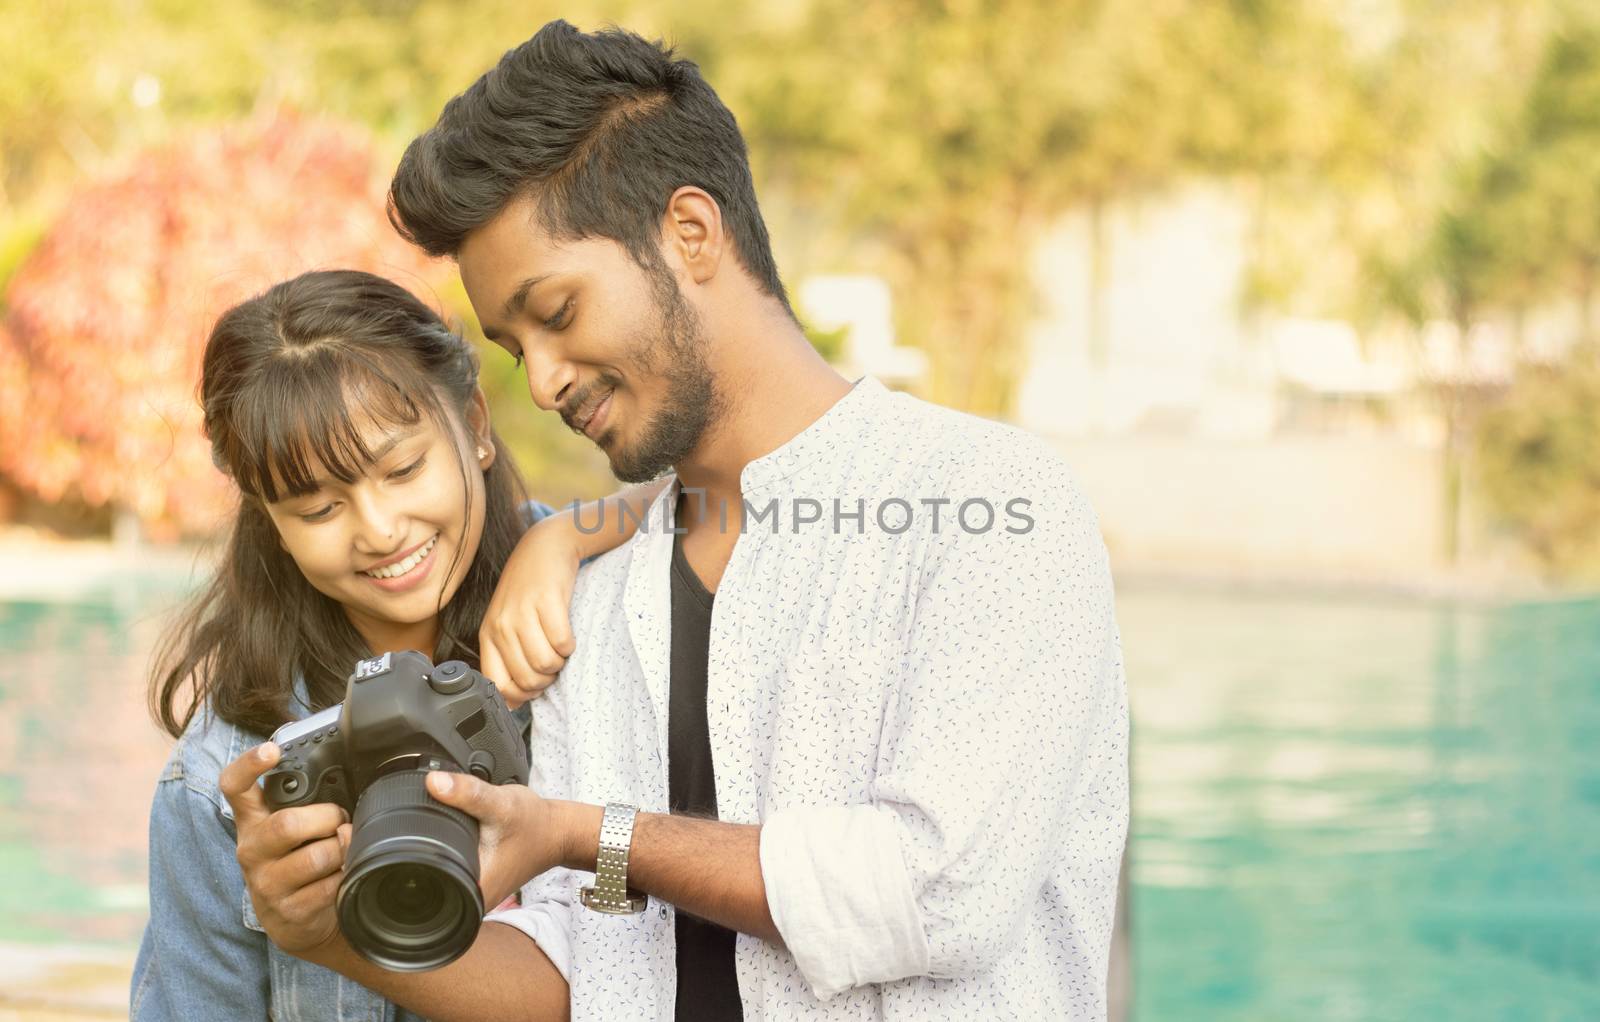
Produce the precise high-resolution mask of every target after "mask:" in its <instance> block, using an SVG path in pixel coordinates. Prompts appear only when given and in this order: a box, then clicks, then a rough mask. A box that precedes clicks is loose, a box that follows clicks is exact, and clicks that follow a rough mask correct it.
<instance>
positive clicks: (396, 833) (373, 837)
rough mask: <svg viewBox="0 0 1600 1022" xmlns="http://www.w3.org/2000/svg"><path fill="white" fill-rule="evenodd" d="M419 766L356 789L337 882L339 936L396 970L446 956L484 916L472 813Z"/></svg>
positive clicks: (429, 965) (416, 968)
mask: <svg viewBox="0 0 1600 1022" xmlns="http://www.w3.org/2000/svg"><path fill="white" fill-rule="evenodd" d="M426 776H427V773H426V772H425V771H422V770H403V771H399V772H396V773H392V774H387V775H385V776H383V777H380V778H378V779H377V780H376V781H374V782H372V784H370V785H368V787H367V789H366V791H364V792H362V794H361V798H360V799H359V800H358V801H357V803H356V811H355V814H354V816H353V818H352V820H351V836H350V850H349V853H348V855H347V856H346V858H345V878H344V882H343V883H341V884H340V886H339V896H338V912H339V926H340V928H341V929H342V930H343V931H344V935H345V939H346V940H348V941H349V942H350V945H351V946H352V947H354V948H355V949H356V950H357V951H359V952H360V953H361V954H362V955H363V956H365V957H366V958H367V959H368V960H370V961H372V962H373V963H375V964H377V965H381V966H383V967H384V968H386V969H389V970H391V971H395V972H421V971H424V970H427V969H437V968H439V967H440V966H443V965H447V964H449V963H450V962H453V961H455V960H456V959H457V958H459V957H460V956H461V955H462V954H464V953H465V952H466V950H467V948H469V947H471V946H472V942H473V941H474V940H475V939H476V938H477V934H478V927H479V925H480V924H481V922H482V921H483V895H482V893H481V892H480V891H479V888H478V821H477V820H474V819H473V818H472V817H470V816H468V815H467V814H466V813H463V812H461V811H460V810H459V809H452V808H451V807H450V806H447V805H444V804H443V803H441V802H439V801H437V800H435V799H434V798H433V796H431V795H429V794H428V792H427V789H426V788H425V787H424V786H423V779H424V778H425V777H426Z"/></svg>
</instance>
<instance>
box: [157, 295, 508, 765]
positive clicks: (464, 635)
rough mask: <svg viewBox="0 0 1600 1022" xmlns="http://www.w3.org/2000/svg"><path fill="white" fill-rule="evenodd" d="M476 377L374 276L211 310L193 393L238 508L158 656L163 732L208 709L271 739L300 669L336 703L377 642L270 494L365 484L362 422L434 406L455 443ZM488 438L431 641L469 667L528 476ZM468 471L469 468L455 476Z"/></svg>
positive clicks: (446, 337)
mask: <svg viewBox="0 0 1600 1022" xmlns="http://www.w3.org/2000/svg"><path fill="white" fill-rule="evenodd" d="M477 382H478V360H477V357H476V355H475V354H474V353H473V350H472V348H471V346H470V345H468V344H467V342H466V341H465V340H463V339H462V338H461V337H460V336H459V335H457V334H455V333H452V332H451V331H450V330H449V328H448V327H446V326H445V324H444V323H443V321H441V320H440V319H439V317H438V316H437V315H436V314H435V313H434V312H433V310H432V309H430V308H428V307H427V305H425V304H424V303H423V302H421V301H419V300H418V299H417V298H416V297H415V296H413V295H412V294H411V293H410V292H409V291H407V290H406V289H404V288H402V287H400V286H399V285H397V284H394V283H392V282H390V281H387V280H384V279H383V278H381V277H375V276H373V275H371V274H369V273H359V272H356V271H353V270H329V271H318V272H314V273H306V274H303V275H301V276H299V277H295V278H294V279H293V280H288V281H285V282H284V283H282V284H279V285H277V286H276V287H273V288H272V289H271V290H269V291H267V292H266V293H265V294H262V295H258V296H257V297H255V298H252V299H250V300H249V301H246V302H244V303H242V304H240V305H237V306H235V307H234V308H232V309H230V310H229V311H228V312H227V313H226V314H224V315H223V316H222V318H221V319H219V320H218V321H217V325H216V327H215V328H214V329H213V330H212V332H211V338H210V340H209V341H208V342H207V344H206V350H205V358H204V362H203V368H202V372H201V384H200V401H201V405H202V406H203V408H204V409H205V431H206V436H207V437H208V438H209V439H210V441H211V456H212V460H213V461H214V462H215V463H216V465H217V467H218V468H220V469H221V470H222V471H223V472H225V473H226V474H227V475H228V476H229V477H231V478H232V479H233V481H234V482H235V483H236V484H238V487H239V491H240V496H239V510H238V514H237V515H236V516H235V519H234V522H233V527H232V531H231V534H230V535H229V536H228V538H227V548H226V553H225V555H224V557H223V559H222V562H221V564H220V565H219V567H218V569H217V573H216V577H215V578H214V579H212V581H211V583H210V584H209V585H208V586H207V587H206V588H205V589H204V590H203V591H202V592H201V593H200V594H199V595H198V596H197V597H195V599H194V600H193V601H192V602H191V603H190V604H189V606H188V607H187V608H186V609H185V611H184V613H183V614H182V616H181V617H180V619H179V621H178V623H177V625H176V627H174V628H173V629H172V630H171V631H170V632H168V633H167V635H166V637H165V639H164V640H163V642H162V644H161V646H160V647H159V648H158V650H157V654H156V659H155V661H154V663H155V667H154V670H153V671H152V673H151V677H150V706H151V711H152V713H153V714H154V716H155V718H156V722H157V723H158V724H160V725H161V727H162V728H164V729H165V730H166V731H167V732H168V733H170V734H171V735H172V736H173V737H177V736H179V735H181V734H182V733H183V731H184V729H185V728H187V727H188V725H189V722H190V720H192V719H193V717H194V715H195V713H196V711H197V710H199V709H200V708H201V707H202V706H203V705H205V704H206V703H207V702H209V703H210V706H211V710H212V712H214V713H216V715H217V716H219V717H221V718H222V719H223V720H226V721H228V722H230V723H232V724H236V725H238V726H239V727H242V728H244V729H245V730H247V731H251V732H254V733H256V734H261V735H265V734H269V733H271V732H272V730H273V729H275V728H276V727H277V726H278V725H280V724H282V723H284V722H285V721H287V720H288V719H290V716H291V714H290V709H289V707H290V698H291V695H292V693H293V690H294V678H295V674H296V672H299V673H301V674H303V675H304V677H305V683H306V695H307V697H308V699H309V702H310V709H311V710H313V711H315V710H319V709H322V708H323V707H326V706H331V705H332V704H334V703H336V702H338V701H339V700H341V699H342V698H344V691H345V679H346V678H347V677H348V676H349V673H350V671H351V669H352V668H353V667H354V666H355V663H356V661H357V660H360V659H362V658H364V657H368V656H371V655H372V650H371V649H369V648H368V646H367V644H366V641H365V640H364V639H362V637H361V635H360V634H359V633H358V632H357V631H356V629H355V627H354V626H353V625H352V624H351V623H350V621H349V619H348V618H347V617H346V615H345V613H344V610H343V608H342V607H341V606H340V605H339V604H338V603H337V602H336V601H335V600H332V599H330V598H328V597H327V596H324V595H323V594H322V593H320V592H318V591H317V590H316V589H314V588H312V586H311V584H310V583H309V582H307V581H306V579H305V576H304V575H302V574H301V573H300V569H299V567H298V566H296V564H295V562H294V560H293V558H291V557H290V556H289V554H288V553H287V552H286V551H285V550H284V549H283V547H282V546H281V545H280V543H279V541H278V531H277V528H276V527H275V526H274V525H273V523H272V520H271V518H269V517H268V515H267V511H266V506H265V505H266V503H270V502H273V501H276V500H279V499H281V498H282V497H284V496H294V495H298V494H303V493H309V492H311V491H312V490H314V489H315V484H314V483H313V482H312V480H313V477H314V476H315V475H316V472H317V470H318V469H321V470H326V471H327V472H329V473H330V474H332V475H333V476H335V477H337V478H338V479H340V480H342V481H344V482H347V483H348V482H352V481H354V480H355V479H357V478H358V477H359V476H360V475H361V474H362V473H363V472H364V471H365V470H366V469H367V468H368V467H369V466H370V465H371V464H372V462H373V460H374V459H373V456H372V452H371V451H370V450H369V449H368V448H367V446H366V444H365V443H364V442H363V440H362V433H361V427H362V426H363V425H370V424H373V423H376V424H379V425H385V426H397V427H399V426H415V425H417V424H418V423H420V422H421V421H422V417H423V416H424V415H426V416H428V417H430V418H431V419H432V420H433V421H434V422H435V423H436V424H437V425H438V426H439V427H440V428H441V429H442V430H443V431H445V433H446V434H447V435H449V436H452V437H455V436H457V434H458V430H459V429H460V426H458V425H456V424H457V423H465V421H466V410H467V408H468V406H469V403H470V402H471V400H472V397H473V394H474V392H475V388H476V386H477ZM446 405H448V408H447V407H446ZM493 442H494V445H495V449H496V457H495V459H494V461H493V463H492V464H491V465H490V467H489V468H488V469H487V470H486V471H485V473H484V491H485V497H486V502H487V507H486V508H485V509H484V525H483V538H482V540H481V541H480V543H479V546H478V552H477V556H476V557H475V558H473V561H472V564H471V566H470V568H469V570H468V571H467V574H466V578H465V579H464V580H463V581H462V583H461V586H460V588H459V589H458V590H457V591H456V593H455V596H454V597H453V598H452V599H451V600H450V602H449V603H448V604H446V605H445V606H444V607H443V608H442V609H441V612H440V636H441V638H440V640H439V646H438V648H437V649H436V650H433V651H425V652H432V653H433V654H434V656H435V658H436V659H459V660H465V661H467V662H468V663H470V664H472V665H473V666H474V667H475V666H477V663H478V625H479V622H480V621H481V620H482V618H483V614H484V611H485V609H486V608H487V607H488V605H489V598H490V596H492V595H493V593H494V589H495V584H496V583H497V582H498V581H499V578H500V570H501V568H502V567H503V566H504V565H505V562H506V558H507V557H509V556H510V554H511V550H512V548H513V547H514V546H516V543H517V540H518V538H519V537H520V536H521V534H522V531H523V527H524V522H523V517H522V512H521V504H522V501H523V499H524V494H523V487H522V482H521V480H520V479H519V478H518V476H517V473H516V469H515V468H514V467H513V466H512V463H511V459H510V457H509V456H508V455H507V454H506V452H505V450H504V449H503V447H502V446H501V444H500V439H499V437H498V436H496V437H494V438H493ZM468 470H469V465H468V464H467V463H463V464H462V467H461V471H462V474H463V482H465V481H466V477H465V473H466V472H467V471H468ZM470 470H471V471H477V470H478V468H477V464H476V463H475V462H473V463H471V464H470ZM467 492H468V495H469V498H468V499H469V500H470V494H471V489H470V487H469V488H468V489H467ZM466 510H467V513H468V514H469V515H470V513H471V508H470V507H469V508H467V509H466ZM457 556H461V552H460V551H459V550H458V552H457ZM454 570H455V565H454V564H452V565H450V568H449V569H447V571H454ZM446 577H448V574H447V576H446Z"/></svg>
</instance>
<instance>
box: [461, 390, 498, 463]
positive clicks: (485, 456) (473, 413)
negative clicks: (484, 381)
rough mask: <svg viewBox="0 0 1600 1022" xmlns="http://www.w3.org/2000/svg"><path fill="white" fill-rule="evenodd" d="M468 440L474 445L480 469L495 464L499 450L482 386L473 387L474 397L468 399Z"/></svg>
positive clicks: (473, 452) (474, 452)
mask: <svg viewBox="0 0 1600 1022" xmlns="http://www.w3.org/2000/svg"><path fill="white" fill-rule="evenodd" d="M467 440H468V441H469V442H470V443H471V445H472V455H473V457H474V458H475V459H476V460H477V462H478V468H479V469H487V468H488V467H489V466H490V465H493V464H494V459H495V457H496V455H497V454H499V452H498V451H496V450H495V447H494V433H493V431H492V430H491V428H490V425H489V399H488V398H487V397H485V396H484V394H483V387H481V386H476V385H475V386H474V387H473V388H472V397H471V398H469V399H468V401H467Z"/></svg>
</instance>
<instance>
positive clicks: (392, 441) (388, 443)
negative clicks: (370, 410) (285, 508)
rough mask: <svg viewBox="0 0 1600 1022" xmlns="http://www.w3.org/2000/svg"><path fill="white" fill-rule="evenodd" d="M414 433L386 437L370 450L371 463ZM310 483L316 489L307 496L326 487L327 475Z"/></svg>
mask: <svg viewBox="0 0 1600 1022" xmlns="http://www.w3.org/2000/svg"><path fill="white" fill-rule="evenodd" d="M416 435H417V431H416V430H412V431H411V432H409V433H396V434H394V435H393V436H391V437H390V438H389V439H387V440H385V441H384V442H383V443H381V444H379V445H378V449H377V450H375V451H373V452H372V464H374V465H376V464H377V463H378V462H380V461H382V460H383V459H384V458H387V457H388V456H389V452H390V451H393V450H394V449H395V448H396V447H399V446H400V445H401V444H403V443H405V442H406V441H407V440H411V439H414V438H415V437H416ZM311 485H312V486H314V487H316V489H314V490H312V491H311V493H308V494H306V496H308V497H309V496H311V494H312V493H317V492H318V491H320V490H323V489H326V488H327V486H328V477H327V476H317V477H316V478H315V479H313V480H311Z"/></svg>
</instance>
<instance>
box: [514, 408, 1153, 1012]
mask: <svg viewBox="0 0 1600 1022" xmlns="http://www.w3.org/2000/svg"><path fill="white" fill-rule="evenodd" d="M740 484H741V487H742V489H743V493H744V500H745V503H746V505H747V506H748V507H749V508H751V509H752V513H751V516H750V517H749V518H748V519H747V521H746V523H745V532H744V534H743V535H741V536H740V537H739V540H738V542H737V544H736V545H735V547H734V549H733V553H732V556H731V558H730V560H729V562H728V565H727V568H726V570H725V571H724V573H723V575H722V579H721V582H720V584H719V586H718V588H717V592H716V603H715V605H714V611H713V616H712V622H711V639H710V651H709V656H708V662H707V678H706V681H707V688H706V692H707V695H706V716H707V722H708V725H709V728H710V737H711V753H712V761H713V764H714V773H715V779H716V792H717V812H718V816H719V817H720V818H721V819H722V820H725V821H729V822H733V823H759V824H761V825H762V832H761V842H760V847H761V852H760V855H761V871H762V878H763V882H764V884H765V888H766V894H767V900H768V907H769V908H770V910H771V913H772V918H773V921H774V922H775V923H776V924H777V928H778V931H779V933H780V934H781V935H782V937H783V940H784V944H785V946H784V947H779V946H776V945H774V944H770V943H768V942H766V941H763V940H761V939H759V938H756V937H752V936H750V935H748V934H740V935H739V937H738V944H737V949H736V952H735V965H736V969H737V973H738V980H739V995H740V998H741V1000H742V1002H743V1005H744V1016H745V1018H746V1019H749V1020H757V1019H768V1020H787V1019H841V1020H843V1019H852V1020H853V1019H892V1020H906V1022H910V1020H918V1022H921V1020H933V1019H949V1020H961V1022H965V1020H968V1019H985V1020H988V1019H996V1018H1014V1019H1049V1020H1064V1019H1099V1018H1103V1017H1104V1016H1105V1013H1106V965H1107V958H1108V955H1109V949H1110V942H1111V925H1112V917H1113V909H1114V903H1115V900H1116V887H1117V870H1118V866H1119V863H1120V859H1121V854H1122V848H1123V841H1124V838H1125V835H1126V831H1127V822H1128V762H1127V753H1128V711H1127V696H1126V690H1125V685H1124V680H1123V669H1122V655H1121V647H1120V644H1119V640H1118V633H1117V626H1116V620H1115V617H1114V613H1113V605H1112V586H1111V576H1110V572H1109V568H1108V564H1107V557H1106V551H1105V547H1104V544H1103V543H1102V542H1101V539H1100V534H1099V529H1098V525H1097V523H1096V520H1095V516H1094V513H1093V511H1092V510H1091V508H1090V507H1089V504H1088V502H1087V500H1086V499H1085V498H1084V496H1083V495H1082V493H1081V492H1080V491H1079V489H1078V487H1077V485H1076V483H1075V482H1074V481H1073V478H1072V476H1071V474H1070V473H1069V472H1068V470H1067V468H1066V467H1065V465H1064V464H1063V463H1062V461H1061V459H1060V458H1059V457H1058V456H1057V455H1056V454H1055V453H1054V452H1053V451H1051V450H1050V449H1049V448H1048V447H1047V446H1046V445H1045V444H1044V443H1043V442H1041V441H1040V440H1039V439H1037V438H1036V437H1033V436H1031V435H1029V434H1027V433H1024V432H1022V431H1020V430H1017V429H1015V428H1012V427H1009V426H1005V425H1002V424H998V423H993V422H989V421H987V420H983V419H978V418H975V417H972V416H968V415H963V414H960V413H956V412H952V411H949V410H947V409H943V408H940V407H938V406H936V405H931V404H928V403H926V402H922V401H919V400H916V399H914V398H912V397H909V396H906V395H903V394H896V393H892V392H890V391H889V390H887V389H886V388H884V387H883V385H882V384H880V383H879V382H877V381H876V380H874V379H871V378H867V379H864V380H862V381H861V382H859V383H858V384H856V386H855V387H854V388H853V389H852V390H851V391H850V393H848V394H847V395H846V396H845V397H843V398H842V399H840V400H839V401H838V402H837V403H836V404H835V405H834V406H833V407H832V408H831V409H830V410H829V411H828V412H827V413H826V414H825V415H823V416H822V418H820V419H819V420H818V421H817V422H815V423H813V424H812V425H811V426H810V427H808V428H807V429H806V430H804V431H803V432H802V433H800V434H799V435H798V436H796V437H794V438H793V439H792V440H790V441H789V442H788V443H786V444H785V445H784V446H782V447H780V448H779V449H778V450H776V451H774V452H772V453H771V454H768V455H766V456H764V457H762V458H759V459H757V460H755V461H753V462H751V463H750V464H749V465H747V466H746V467H745V468H744V470H743V472H742V473H741V475H740ZM677 490H678V487H677V486H676V485H674V486H669V487H668V488H667V489H666V491H665V492H663V494H662V495H661V496H660V497H659V498H658V499H657V500H656V502H655V504H654V505H653V506H652V508H651V511H650V515H649V517H648V518H647V519H646V521H645V523H644V526H643V527H642V528H641V529H640V531H639V534H638V535H637V536H636V537H634V538H633V539H632V540H631V541H630V542H628V543H627V544H625V545H624V546H622V547H620V548H618V549H617V550H614V551H612V552H611V553H609V554H607V555H605V556H604V557H601V558H600V559H599V560H597V561H596V562H595V563H593V564H591V565H590V566H588V567H587V568H586V569H584V571H583V572H582V574H581V576H580V578H579V580H578V586H577V590H576V592H575V594H574V597H573V603H572V622H573V628H574V632H575V635H576V638H577V650H576V652H575V653H574V654H573V656H572V658H571V659H570V660H568V662H567V665H566V667H565V669H564V670H563V671H562V674H561V678H560V680H559V682H558V683H557V684H556V685H554V686H552V687H551V688H550V689H549V690H548V691H547V692H546V694H545V695H544V696H543V697H542V698H540V699H538V700H535V702H534V710H533V714H534V739H533V764H534V767H533V779H532V784H533V786H534V787H535V788H536V789H537V790H538V791H539V792H540V793H541V794H543V795H545V796H547V797H550V798H566V799H575V800H578V801H581V802H589V803H604V802H624V803H630V804H633V805H636V806H638V807H639V808H640V809H641V810H644V811H647V812H657V813H660V812H666V811H667V808H668V806H667V793H668V787H667V713H668V682H669V677H670V666H671V662H670V657H669V643H670V639H671V607H670V593H669V567H670V563H671V557H672V546H673V543H672V541H673V536H672V534H671V532H670V531H669V525H670V515H671V509H672V508H673V506H674V504H675V496H676V493H677ZM940 498H943V499H945V500H947V501H948V502H947V503H944V504H939V503H937V501H938V500H939V499H940ZM689 499H691V500H692V499H693V497H692V491H691V496H690V498H689ZM774 501H776V503H773V502H774ZM836 501H837V503H835V502H836ZM858 501H859V502H860V503H858ZM983 502H987V507H988V512H987V513H986V512H985V510H984V509H985V503H983ZM819 509H820V513H819ZM858 511H859V512H860V513H859V515H858V514H857V512H858ZM712 513H713V514H715V513H716V512H715V511H714V510H713V512H712ZM730 519H732V521H733V524H732V526H731V527H735V528H736V527H737V519H736V517H735V516H733V515H730ZM935 519H937V521H936V520H935ZM590 524H592V523H590ZM612 525H613V523H607V527H612ZM985 526H987V527H985ZM592 882H593V881H592V875H591V874H588V873H579V872H572V871H568V870H564V869H556V870H553V871H551V872H549V873H546V874H544V875H543V876H541V877H538V878H536V879H535V880H534V881H533V882H531V883H530V884H529V885H528V886H527V887H526V888H525V889H524V892H523V896H524V900H525V907H523V908H520V909H516V910H512V911H510V912H506V913H500V914H497V915H496V916H493V917H492V918H494V919H495V920H497V921H499V922H505V923H509V924H511V925H514V926H517V927H518V928H519V929H521V930H523V931H524V932H525V933H527V934H528V935H529V936H531V937H532V938H533V939H534V940H535V941H537V942H538V943H539V945H540V947H541V948H542V949H543V950H544V951H545V953H546V954H547V955H548V956H549V957H550V959H551V960H552V962H554V964H555V965H556V966H557V968H559V969H560V970H561V972H562V973H563V974H564V975H565V976H566V977H567V980H568V982H569V984H570V985H571V1003H572V1018H573V1019H574V1020H580V1022H581V1020H585V1019H630V1020H633V1019H641V1020H659V1022H670V1020H671V1019H672V1017H673V1011H674V1000H675V996H676V964H675V946H674V937H673V918H672V916H673V909H672V907H671V906H670V905H667V904H666V903H664V902H660V901H658V900H656V899H654V898H652V899H651V900H650V904H649V907H648V909H647V910H646V911H645V912H643V913H641V914H637V915H632V916H608V915H601V914H598V913H595V912H592V911H590V910H588V909H585V908H583V907H582V906H581V905H580V904H579V903H578V900H577V893H576V892H577V888H578V887H580V886H582V885H584V884H587V883H592Z"/></svg>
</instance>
